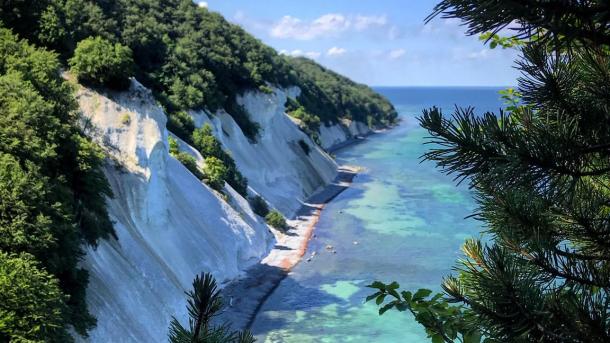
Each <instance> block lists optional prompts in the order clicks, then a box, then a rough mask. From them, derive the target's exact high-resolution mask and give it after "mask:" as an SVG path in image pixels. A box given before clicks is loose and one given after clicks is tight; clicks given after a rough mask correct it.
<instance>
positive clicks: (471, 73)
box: [197, 0, 518, 86]
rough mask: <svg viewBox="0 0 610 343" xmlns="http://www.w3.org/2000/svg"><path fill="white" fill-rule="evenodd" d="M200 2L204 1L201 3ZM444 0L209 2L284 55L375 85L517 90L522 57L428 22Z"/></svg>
mask: <svg viewBox="0 0 610 343" xmlns="http://www.w3.org/2000/svg"><path fill="white" fill-rule="evenodd" d="M197 1H198V2H203V1H200V0H197ZM437 2H438V1H437V0H431V1H429V0H410V1H409V0H333V1H329V0H307V1H305V0H299V1H297V0H264V1H262V0H260V1H252V0H249V1H248V0H230V1H227V0H207V1H205V2H203V3H202V5H207V7H208V8H209V9H210V10H211V11H216V12H220V13H221V14H222V15H224V16H225V18H227V20H229V21H231V22H233V23H236V24H239V25H241V26H242V27H244V28H245V29H246V30H247V31H248V32H250V33H251V34H253V35H254V36H256V37H257V38H259V39H261V40H262V41H263V42H265V43H266V44H269V45H270V46H272V47H274V48H275V49H277V50H278V51H281V52H282V53H285V54H292V55H306V56H308V57H310V58H313V59H314V60H316V61H318V62H319V63H321V64H323V65H325V66H327V67H329V68H331V69H333V70H335V71H337V72H339V73H341V74H343V75H346V76H348V77H350V78H352V79H354V80H355V81H358V82H362V83H366V84H368V85H372V86H509V85H513V84H515V81H516V78H517V77H518V72H517V71H516V70H515V69H514V68H513V66H514V60H515V57H516V52H514V51H512V50H501V49H496V50H490V49H489V48H487V47H485V46H484V45H483V44H482V42H480V41H479V40H478V38H477V37H468V36H466V35H465V34H464V28H463V27H462V26H461V25H460V22H459V21H457V20H443V19H440V18H436V19H434V20H433V21H432V22H430V23H428V24H427V25H424V19H425V18H426V16H427V15H428V14H429V13H431V11H432V8H433V7H434V5H435V4H436V3H437Z"/></svg>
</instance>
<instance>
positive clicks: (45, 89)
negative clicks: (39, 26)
mask: <svg viewBox="0 0 610 343" xmlns="http://www.w3.org/2000/svg"><path fill="white" fill-rule="evenodd" d="M60 66H61V64H60V62H59V60H58V58H57V56H56V54H54V53H51V52H48V51H45V50H43V49H38V48H35V47H33V46H32V45H30V44H28V43H27V42H26V41H23V40H19V39H17V37H16V36H15V35H13V34H12V33H11V32H10V31H9V30H7V29H0V114H1V115H0V193H2V199H1V200H0V218H1V219H0V232H2V239H0V250H2V251H3V252H5V253H11V254H13V253H14V254H21V253H29V254H30V255H32V256H34V258H36V260H37V261H39V263H40V265H41V268H44V269H45V271H46V272H48V273H49V274H51V275H53V276H55V277H56V278H57V280H58V284H59V287H60V289H61V291H62V292H63V294H64V295H65V297H62V299H63V300H62V301H65V305H66V306H65V307H66V310H65V311H62V316H64V318H63V322H64V323H65V324H66V325H72V326H73V328H74V329H75V331H76V332H77V333H79V334H83V335H84V334H86V331H87V330H88V329H90V328H91V327H93V326H94V325H95V318H93V317H92V316H91V315H90V314H89V312H88V310H87V305H86V302H85V289H86V286H87V272H86V271H84V270H83V269H81V268H79V267H78V262H79V260H80V258H81V257H82V256H83V254H84V250H83V244H89V245H92V246H95V245H96V244H97V242H98V241H99V239H102V238H107V237H110V236H112V235H113V228H112V223H111V221H110V218H109V216H108V213H107V210H106V200H107V197H109V196H112V192H111V191H110V187H109V185H108V182H107V181H106V178H105V177H104V174H103V172H102V170H101V167H102V163H103V154H102V153H101V151H100V150H99V148H98V147H97V146H96V145H95V144H93V143H92V142H91V141H90V140H88V139H86V138H85V137H84V135H83V134H82V132H81V131H80V129H79V127H78V123H77V121H78V112H77V111H76V109H77V106H76V102H75V99H74V95H73V90H72V88H71V87H70V85H69V84H68V83H67V82H65V81H64V80H63V79H62V78H61V76H60V73H59V69H60ZM58 330H59V329H58ZM49 340H52V339H49ZM60 341H69V338H66V339H63V338H62V339H61V340H60Z"/></svg>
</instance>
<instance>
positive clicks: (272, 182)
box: [192, 88, 337, 217]
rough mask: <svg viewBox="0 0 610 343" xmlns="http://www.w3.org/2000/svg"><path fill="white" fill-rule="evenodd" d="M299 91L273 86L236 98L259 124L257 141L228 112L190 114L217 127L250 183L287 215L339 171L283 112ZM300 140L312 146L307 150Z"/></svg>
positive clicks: (225, 145)
mask: <svg viewBox="0 0 610 343" xmlns="http://www.w3.org/2000/svg"><path fill="white" fill-rule="evenodd" d="M296 94H298V89H297V88H291V89H288V90H280V89H274V91H273V93H272V94H263V93H260V92H247V93H245V94H244V95H242V96H241V97H239V98H238V103H239V104H240V105H242V106H243V107H244V108H245V109H246V111H247V112H248V113H249V114H250V119H251V120H252V121H254V122H256V123H258V124H259V125H260V127H261V132H260V136H259V138H258V140H257V142H256V143H254V144H251V143H250V142H249V141H248V139H247V138H246V137H245V136H244V135H243V133H242V132H241V130H240V129H239V126H238V125H237V123H235V121H234V120H233V118H232V117H231V116H229V115H228V114H227V113H225V112H224V111H219V112H217V113H215V114H213V115H211V114H209V113H206V112H203V111H200V112H194V113H192V116H193V118H194V119H195V124H196V125H197V126H201V125H204V124H205V123H209V124H210V125H211V126H212V127H213V128H214V134H215V136H216V138H218V140H219V141H220V142H222V145H223V147H224V148H225V149H227V150H228V151H229V152H230V153H231V155H232V156H233V158H234V159H235V162H236V164H237V167H238V169H239V170H240V171H241V172H242V174H244V176H246V178H248V184H249V185H250V187H251V188H252V189H253V190H254V191H255V192H256V193H258V194H260V195H261V196H263V198H265V199H266V200H267V201H268V202H269V203H270V204H271V205H272V206H273V207H275V208H277V209H278V210H279V211H280V212H282V213H283V214H284V215H285V216H287V217H292V216H293V215H294V213H295V212H296V211H297V209H298V208H299V207H300V206H301V203H302V202H303V201H304V200H305V199H307V197H309V195H311V194H312V193H313V192H314V191H315V190H316V189H318V188H320V187H323V186H325V185H327V184H328V183H329V182H331V181H332V180H333V179H334V178H335V176H336V174H337V165H336V163H335V162H334V160H333V159H332V158H331V157H330V156H328V154H326V153H325V152H323V151H322V150H321V149H320V148H319V147H318V146H317V145H316V144H315V143H314V142H313V141H312V140H311V139H310V138H309V137H308V136H307V135H306V134H304V133H303V132H302V131H301V130H300V129H299V128H298V127H297V126H296V125H295V124H294V123H293V122H292V121H291V120H290V118H289V117H288V116H287V115H286V114H285V113H284V110H285V109H284V104H285V103H286V97H287V96H290V97H294V96H296ZM302 144H306V145H307V146H308V147H309V152H306V151H305V150H304V149H303V147H301V145H302Z"/></svg>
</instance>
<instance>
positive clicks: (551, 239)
mask: <svg viewBox="0 0 610 343" xmlns="http://www.w3.org/2000/svg"><path fill="white" fill-rule="evenodd" d="M441 13H442V14H443V16H444V17H447V18H461V19H463V20H464V21H465V23H466V24H467V26H468V30H469V31H468V32H469V33H471V34H481V33H484V32H485V31H491V32H497V31H498V30H500V29H502V28H504V27H506V26H507V25H509V24H511V23H513V22H516V23H517V24H518V25H517V28H516V30H515V31H514V32H515V34H516V37H517V38H520V39H523V40H525V41H526V43H525V44H524V45H523V47H522V48H521V51H522V57H521V58H520V60H519V61H518V64H517V65H518V67H519V69H520V70H521V72H522V74H523V77H522V78H521V79H520V80H519V88H518V93H520V94H521V100H522V103H523V104H522V106H516V104H515V103H512V104H511V106H512V108H511V110H510V111H509V112H500V113H499V114H497V115H495V114H493V113H485V114H481V115H476V114H475V113H474V112H473V109H471V108H468V109H457V110H456V112H455V113H454V114H453V116H452V117H450V118H448V117H447V116H445V115H443V114H442V113H441V111H440V110H439V109H437V108H432V109H430V110H426V111H424V113H423V116H422V117H421V119H420V121H421V125H422V126H423V127H424V128H426V129H428V131H429V132H430V134H431V136H432V137H433V139H432V140H431V141H432V142H433V143H436V144H437V145H436V148H433V149H432V150H431V151H430V152H428V153H426V155H425V158H426V159H428V160H432V161H435V162H436V163H437V165H438V166H439V167H440V168H441V169H443V170H444V171H445V172H447V173H451V174H454V175H456V177H457V179H458V180H463V181H466V182H468V183H469V184H470V186H471V187H472V189H473V192H474V196H475V197H476V199H477V201H478V204H479V208H478V210H477V214H476V217H477V218H478V219H480V220H481V221H483V222H485V224H486V232H487V233H488V235H489V236H488V237H487V239H486V240H484V241H482V240H474V239H471V240H468V241H466V243H465V244H464V246H463V248H462V249H463V251H464V255H465V256H464V258H463V259H461V260H460V261H459V262H458V265H457V267H456V273H457V275H451V276H448V277H447V278H446V279H445V280H444V282H443V284H442V288H443V290H444V294H443V295H437V296H434V297H432V298H427V297H428V296H429V295H430V292H429V291H420V292H418V293H419V295H420V297H419V298H418V299H417V300H416V301H414V300H413V296H412V294H411V293H408V292H401V293H399V292H398V291H397V288H398V285H397V284H390V285H385V284H382V283H374V284H372V285H371V287H373V288H375V289H377V292H376V293H375V294H373V295H372V296H371V298H370V299H373V298H374V299H377V304H379V305H382V304H383V307H382V308H381V310H380V312H383V311H386V310H388V309H391V308H394V309H398V310H410V311H412V312H413V313H414V314H415V316H416V319H417V320H418V321H419V322H420V323H422V324H423V325H424V326H425V327H426V329H427V331H428V334H429V335H430V336H431V337H432V339H433V341H437V342H440V341H446V342H452V341H464V342H477V341H479V340H480V338H481V337H483V339H484V341H485V342H608V341H610V320H609V317H608V313H610V297H609V292H610V249H609V245H608V240H607V238H608V234H609V232H610V229H609V221H608V213H609V212H608V210H609V208H608V204H609V203H610V189H608V181H609V179H610V148H609V147H610V110H609V108H610V106H609V105H610V87H608V80H610V78H609V75H610V62H609V61H610V49H609V48H610V47H609V45H608V44H610V39H608V38H609V37H610V34H609V29H608V28H609V27H610V20H609V19H608V18H609V17H608V16H607V15H606V14H607V13H609V8H608V6H607V5H606V4H602V2H597V1H574V2H563V1H530V2H505V1H477V0H446V1H443V2H442V3H440V4H439V5H438V6H437V7H436V12H435V15H438V14H441ZM530 38H531V39H530ZM504 42H507V44H512V43H511V42H510V40H506V41H504ZM498 44H500V43H498ZM512 93H513V94H508V93H507V92H505V94H504V95H506V96H508V98H509V99H508V100H510V99H512V97H513V96H514V93H515V92H512ZM422 292H423V293H422ZM450 303H452V304H458V305H457V306H455V305H454V306H449V304H450Z"/></svg>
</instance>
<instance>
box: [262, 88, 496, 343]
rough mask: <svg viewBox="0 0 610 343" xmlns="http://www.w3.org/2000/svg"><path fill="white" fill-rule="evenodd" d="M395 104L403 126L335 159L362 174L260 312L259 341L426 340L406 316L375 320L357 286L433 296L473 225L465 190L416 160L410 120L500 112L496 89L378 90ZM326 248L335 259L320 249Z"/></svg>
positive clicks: (420, 137)
mask: <svg viewBox="0 0 610 343" xmlns="http://www.w3.org/2000/svg"><path fill="white" fill-rule="evenodd" d="M378 91H380V92H381V93H382V94H384V95H386V96H387V97H388V98H389V99H390V100H391V101H392V102H393V103H394V105H395V106H396V108H397V110H398V111H399V113H400V115H401V118H402V119H403V121H402V123H401V124H400V126H398V127H397V128H395V129H393V130H391V131H388V132H386V133H383V134H378V135H374V136H372V137H370V138H369V139H368V140H366V141H365V142H364V143H361V144H358V145H355V146H351V147H348V148H346V149H344V150H342V151H340V152H338V153H337V160H338V161H339V163H341V164H350V165H358V166H362V167H364V168H365V171H364V172H363V173H361V174H359V175H358V176H357V177H356V179H355V180H354V183H353V185H352V187H351V188H350V189H348V190H346V191H345V192H343V193H342V194H341V195H339V196H338V197H337V198H336V199H335V200H334V201H333V202H331V203H330V204H329V205H327V207H326V208H325V210H324V211H323V213H322V216H321V218H320V221H319V223H318V226H317V228H316V236H315V238H314V239H313V240H312V241H311V243H310V246H309V250H308V252H307V256H310V255H311V254H312V253H313V252H316V255H315V257H314V258H313V259H312V260H311V261H310V262H305V261H304V262H302V263H300V264H299V265H298V266H297V267H296V268H295V269H294V270H293V272H292V273H291V274H290V275H289V276H288V277H287V278H286V279H285V280H284V281H283V282H282V283H281V284H280V285H279V287H278V288H277V290H276V291H275V292H274V294H272V295H271V297H270V298H269V299H268V300H267V302H266V303H265V304H264V305H263V307H262V310H261V313H260V314H259V316H258V317H257V318H256V320H255V322H254V325H253V327H252V330H253V332H254V334H255V335H257V338H258V341H259V342H299V343H301V342H428V340H427V339H426V334H425V332H424V330H423V329H422V328H421V327H420V326H419V325H418V324H417V323H416V322H415V321H414V319H413V318H412V317H411V316H410V315H408V314H406V313H392V312H389V313H387V314H385V315H383V316H382V317H380V316H378V314H377V307H376V306H375V305H374V304H373V303H367V304H365V303H364V298H365V297H366V296H367V295H368V294H370V293H372V292H371V291H370V290H369V289H366V288H365V287H364V286H365V285H367V284H369V283H370V282H371V281H374V280H381V281H385V282H390V281H398V282H399V283H400V284H401V286H402V287H403V288H406V289H417V288H422V287H425V288H431V289H435V290H439V284H440V282H441V279H442V277H443V276H445V275H447V274H448V273H450V272H451V267H452V266H453V264H454V261H455V260H456V258H457V257H458V256H459V247H460V245H461V244H462V242H463V241H464V239H465V238H466V237H469V236H473V235H478V232H479V231H480V229H481V227H480V224H479V223H478V222H476V221H474V220H472V219H464V218H465V217H466V216H468V215H469V214H471V213H472V212H473V211H474V209H475V204H474V202H473V200H472V199H471V196H470V194H469V191H468V189H467V188H466V187H464V186H461V187H456V185H455V183H454V182H453V180H452V178H451V177H450V176H446V175H443V174H441V173H440V172H439V171H437V170H436V168H435V166H434V165H433V164H432V163H430V162H423V163H420V156H421V155H422V154H423V153H424V152H425V151H426V150H427V149H429V148H430V146H425V145H424V144H423V142H424V141H425V138H426V137H427V132H425V131H424V130H423V129H421V128H420V127H419V126H418V123H417V120H416V116H419V115H420V114H421V110H422V109H423V108H427V107H431V106H433V105H436V106H439V107H441V108H442V109H443V110H444V111H445V112H450V111H452V110H453V107H454V105H456V104H457V105H460V106H470V105H472V106H475V108H476V109H477V112H479V113H480V112H482V111H494V110H496V111H497V109H498V108H499V107H500V106H501V102H500V101H499V99H498V94H497V91H498V89H493V88H380V89H378ZM328 245H331V246H332V250H334V251H336V253H333V252H332V251H330V250H328V249H326V248H327V246H328Z"/></svg>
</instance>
